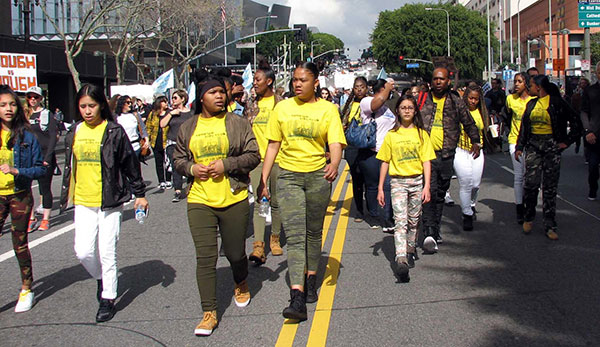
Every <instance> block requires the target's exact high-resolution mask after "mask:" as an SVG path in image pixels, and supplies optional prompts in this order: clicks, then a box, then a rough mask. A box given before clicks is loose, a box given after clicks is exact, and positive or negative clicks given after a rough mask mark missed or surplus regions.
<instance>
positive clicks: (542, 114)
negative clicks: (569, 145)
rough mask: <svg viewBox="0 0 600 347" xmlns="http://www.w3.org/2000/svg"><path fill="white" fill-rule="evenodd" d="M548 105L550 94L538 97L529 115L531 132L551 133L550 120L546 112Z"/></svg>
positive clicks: (537, 133)
mask: <svg viewBox="0 0 600 347" xmlns="http://www.w3.org/2000/svg"><path fill="white" fill-rule="evenodd" d="M548 106H550V95H546V96H544V97H543V98H539V99H538V101H537V103H536V104H535V107H534V108H533V110H531V115H530V116H529V118H530V120H531V133H532V134H536V135H552V122H551V120H550V114H549V113H548Z"/></svg>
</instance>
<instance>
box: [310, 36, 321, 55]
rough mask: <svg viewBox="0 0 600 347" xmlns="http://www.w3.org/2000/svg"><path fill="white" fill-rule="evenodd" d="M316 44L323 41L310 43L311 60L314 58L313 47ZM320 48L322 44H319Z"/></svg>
mask: <svg viewBox="0 0 600 347" xmlns="http://www.w3.org/2000/svg"><path fill="white" fill-rule="evenodd" d="M315 42H321V40H314V41H311V42H310V58H311V59H312V57H314V50H313V45H314V43H315ZM319 46H321V44H319Z"/></svg>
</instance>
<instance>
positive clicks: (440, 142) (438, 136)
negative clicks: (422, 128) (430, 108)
mask: <svg viewBox="0 0 600 347" xmlns="http://www.w3.org/2000/svg"><path fill="white" fill-rule="evenodd" d="M432 97H433V102H434V103H435V105H436V106H435V117H434V118H433V125H432V126H431V134H430V137H431V144H432V145H433V150H434V151H440V150H441V149H442V147H443V146H444V104H445V103H446V97H443V98H441V99H438V98H436V97H435V96H433V95H432Z"/></svg>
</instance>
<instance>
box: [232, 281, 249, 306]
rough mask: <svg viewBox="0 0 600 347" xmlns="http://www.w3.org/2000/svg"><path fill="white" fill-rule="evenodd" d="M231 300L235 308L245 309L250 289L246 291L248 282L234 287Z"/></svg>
mask: <svg viewBox="0 0 600 347" xmlns="http://www.w3.org/2000/svg"><path fill="white" fill-rule="evenodd" d="M233 300H234V301H235V305H236V306H237V307H246V306H248V304H249V303H250V289H248V282H246V280H243V281H242V282H240V283H239V284H236V285H235V289H234V290H233Z"/></svg>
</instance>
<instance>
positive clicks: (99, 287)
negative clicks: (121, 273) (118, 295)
mask: <svg viewBox="0 0 600 347" xmlns="http://www.w3.org/2000/svg"><path fill="white" fill-rule="evenodd" d="M97 281H98V288H97V289H96V299H98V302H100V300H102V280H97Z"/></svg>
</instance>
